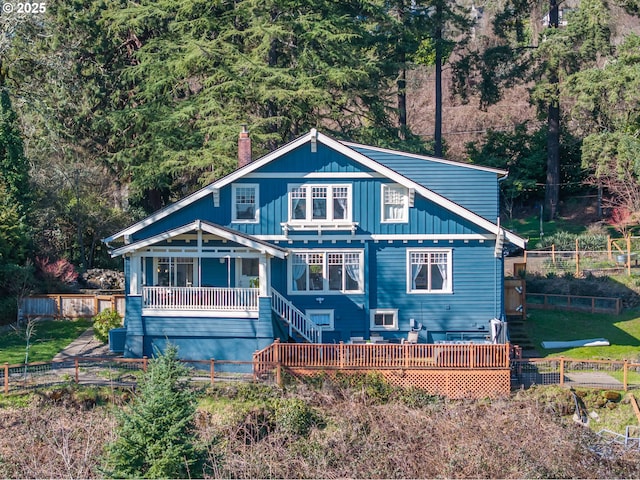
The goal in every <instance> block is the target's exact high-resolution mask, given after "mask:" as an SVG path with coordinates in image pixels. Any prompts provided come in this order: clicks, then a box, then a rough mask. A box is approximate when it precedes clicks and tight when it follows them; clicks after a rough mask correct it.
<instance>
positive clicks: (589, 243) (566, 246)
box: [537, 231, 608, 252]
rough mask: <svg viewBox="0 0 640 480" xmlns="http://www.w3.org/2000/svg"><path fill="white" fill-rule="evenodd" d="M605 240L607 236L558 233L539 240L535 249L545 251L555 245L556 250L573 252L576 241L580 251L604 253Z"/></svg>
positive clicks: (586, 233) (600, 234)
mask: <svg viewBox="0 0 640 480" xmlns="http://www.w3.org/2000/svg"><path fill="white" fill-rule="evenodd" d="M607 238H608V237H607V235H605V234H602V233H589V232H585V233H581V234H579V235H577V234H575V233H570V232H565V231H559V232H556V233H554V234H552V235H547V236H545V237H543V238H542V239H540V241H539V242H538V245H537V248H540V249H546V248H551V245H555V248H556V250H560V251H568V252H571V251H575V249H576V240H578V246H579V248H580V250H582V251H604V250H606V249H607Z"/></svg>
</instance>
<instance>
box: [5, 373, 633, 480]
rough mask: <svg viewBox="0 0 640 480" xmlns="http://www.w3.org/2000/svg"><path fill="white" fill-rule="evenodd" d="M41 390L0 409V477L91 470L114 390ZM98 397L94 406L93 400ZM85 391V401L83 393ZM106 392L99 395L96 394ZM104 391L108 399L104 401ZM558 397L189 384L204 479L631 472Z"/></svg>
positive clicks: (629, 458) (107, 431)
mask: <svg viewBox="0 0 640 480" xmlns="http://www.w3.org/2000/svg"><path fill="white" fill-rule="evenodd" d="M114 393H115V392H108V391H106V392H102V393H101V394H98V395H95V394H93V393H92V394H89V395H88V394H87V393H86V392H83V391H82V390H78V389H66V390H64V391H63V392H62V393H59V392H56V391H50V392H42V393H41V394H39V395H37V396H34V397H33V399H32V400H31V402H30V403H29V405H27V406H24V407H16V406H14V407H5V408H4V409H3V411H2V415H1V416H0V430H1V431H2V432H3V435H2V436H1V437H0V477H6V478H42V477H46V478H98V477H101V476H102V475H101V471H100V468H99V466H100V459H101V457H102V455H103V447H104V445H105V444H106V443H107V442H109V441H112V440H113V439H114V436H115V433H114V432H115V420H114V417H113V414H112V411H113V408H121V404H122V403H123V402H126V395H127V394H126V392H125V393H124V394H123V393H120V394H118V395H116V396H114ZM101 396H102V397H103V399H108V400H109V401H108V402H107V403H104V404H101V403H102V402H101V401H100V400H101V399H100V397H101ZM87 397H89V398H88V399H87ZM108 397H110V398H108ZM114 398H115V399H116V400H117V401H116V402H115V403H114V401H113V400H114ZM570 411H571V404H570V402H568V396H566V395H560V396H558V397H554V398H545V397H544V396H539V395H538V396H536V395H534V394H533V393H529V392H520V393H518V395H516V396H514V397H512V398H510V399H499V400H493V401H489V400H485V401H447V400H443V399H440V398H436V397H429V396H427V395H425V394H423V393H421V392H418V391H414V392H398V391H393V390H390V389H386V387H384V386H380V385H379V384H375V382H374V384H373V388H372V387H371V386H370V385H369V386H368V385H366V384H364V383H363V384H360V386H355V387H354V386H353V385H351V386H349V387H345V386H344V385H339V384H336V383H331V382H324V383H322V384H319V385H317V386H315V387H313V388H312V387H309V386H305V385H297V386H295V387H290V388H288V389H287V390H286V391H284V392H283V391H280V390H277V389H273V388H266V387H259V386H243V385H240V386H226V387H216V388H213V389H209V390H208V391H207V392H201V406H200V408H199V410H198V414H197V416H196V421H195V426H194V428H195V432H194V435H195V438H196V442H197V443H198V444H199V445H200V446H201V451H202V452H203V457H202V461H201V465H200V468H201V470H199V471H198V472H194V476H204V477H206V478H425V477H428V478H431V477H449V478H523V477H527V478H557V477H562V478H632V477H633V478H637V477H639V476H640V452H639V451H637V450H636V451H631V450H627V451H625V450H622V449H620V448H616V447H614V446H611V445H605V444H603V443H602V441H601V439H600V438H599V437H597V436H596V435H595V434H594V433H593V432H591V431H590V430H589V429H587V428H585V427H583V426H581V425H578V424H576V423H574V422H572V421H571V420H570V419H567V417H564V416H562V415H563V414H567V413H570Z"/></svg>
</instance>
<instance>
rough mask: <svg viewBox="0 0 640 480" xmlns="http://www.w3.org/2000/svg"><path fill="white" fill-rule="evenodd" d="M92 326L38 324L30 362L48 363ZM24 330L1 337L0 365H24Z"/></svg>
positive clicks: (82, 323) (69, 322)
mask: <svg viewBox="0 0 640 480" xmlns="http://www.w3.org/2000/svg"><path fill="white" fill-rule="evenodd" d="M90 326H91V320H88V319H79V320H44V321H42V322H38V323H36V326H35V331H34V333H33V336H32V337H31V348H30V349H29V362H47V361H49V360H51V359H52V358H53V357H54V356H55V355H56V354H57V353H58V352H60V351H61V350H62V349H63V348H65V347H66V346H67V345H69V344H70V343H71V342H72V341H73V340H75V339H76V338H78V337H79V336H80V334H81V333H82V332H84V331H85V330H86V329H87V328H89V327H90ZM25 346H26V340H25V338H24V330H23V331H21V332H20V333H18V332H15V331H13V330H10V331H8V332H5V333H3V334H2V335H0V364H4V363H6V362H8V363H10V364H17V363H24V353H25Z"/></svg>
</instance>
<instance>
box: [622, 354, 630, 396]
mask: <svg viewBox="0 0 640 480" xmlns="http://www.w3.org/2000/svg"><path fill="white" fill-rule="evenodd" d="M628 374H629V362H628V361H627V360H626V359H625V361H624V370H623V373H622V383H623V385H624V391H625V392H626V391H627V390H628V389H629V384H628V383H627V381H628Z"/></svg>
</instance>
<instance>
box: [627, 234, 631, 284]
mask: <svg viewBox="0 0 640 480" xmlns="http://www.w3.org/2000/svg"><path fill="white" fill-rule="evenodd" d="M627 276H628V277H630V276H631V234H629V235H627Z"/></svg>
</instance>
